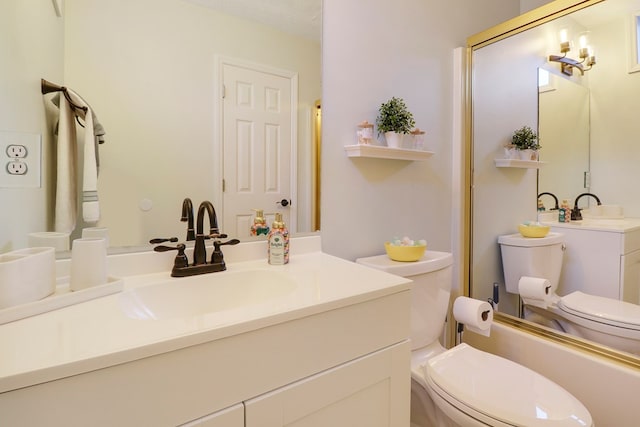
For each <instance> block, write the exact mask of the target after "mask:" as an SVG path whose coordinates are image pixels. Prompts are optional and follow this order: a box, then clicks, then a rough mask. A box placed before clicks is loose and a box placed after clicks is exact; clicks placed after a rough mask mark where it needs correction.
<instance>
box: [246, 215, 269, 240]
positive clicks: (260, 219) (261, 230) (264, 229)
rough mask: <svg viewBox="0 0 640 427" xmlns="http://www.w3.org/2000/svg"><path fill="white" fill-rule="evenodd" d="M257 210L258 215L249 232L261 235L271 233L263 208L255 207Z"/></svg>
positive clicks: (253, 234)
mask: <svg viewBox="0 0 640 427" xmlns="http://www.w3.org/2000/svg"><path fill="white" fill-rule="evenodd" d="M253 210H254V211H255V212H256V216H255V217H254V218H253V224H251V228H250V229H249V232H250V233H251V235H252V236H260V235H265V236H267V235H268V234H269V226H268V225H267V221H266V220H265V219H264V212H263V210H262V209H253Z"/></svg>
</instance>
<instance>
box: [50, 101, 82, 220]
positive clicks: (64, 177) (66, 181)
mask: <svg viewBox="0 0 640 427" xmlns="http://www.w3.org/2000/svg"><path fill="white" fill-rule="evenodd" d="M76 152H77V140H76V123H75V114H74V111H73V108H72V107H71V106H70V105H69V103H68V102H67V99H66V98H65V97H64V96H61V97H60V119H59V120H58V146H57V163H58V164H57V180H56V207H55V231H57V232H61V233H70V232H72V231H73V230H74V228H76V217H77V209H78V205H77V194H78V193H77V190H76V188H77V187H76V179H77V176H76V168H77V161H76V157H77V154H76Z"/></svg>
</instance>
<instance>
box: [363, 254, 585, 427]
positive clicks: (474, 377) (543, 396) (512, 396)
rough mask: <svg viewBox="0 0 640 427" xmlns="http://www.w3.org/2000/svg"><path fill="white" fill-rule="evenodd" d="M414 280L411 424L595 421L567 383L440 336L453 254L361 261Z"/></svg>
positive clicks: (576, 423) (581, 423) (439, 426)
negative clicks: (444, 343)
mask: <svg viewBox="0 0 640 427" xmlns="http://www.w3.org/2000/svg"><path fill="white" fill-rule="evenodd" d="M356 262H358V263H360V264H364V265H367V266H369V267H373V268H376V269H379V270H384V271H386V272H388V273H392V274H396V275H399V276H403V277H408V278H411V279H412V280H413V282H414V283H413V286H412V289H411V294H412V298H411V301H412V304H411V341H412V346H411V347H412V355H411V378H412V379H411V427H427V426H429V427H430V426H437V427H449V426H485V427H486V426H529V427H536V426H558V427H560V426H580V427H584V426H587V427H589V426H592V419H591V415H590V414H589V411H587V409H586V408H585V407H584V405H582V403H580V401H578V400H577V399H576V398H575V397H574V396H573V395H571V394H570V393H569V392H567V391H566V390H565V389H563V388H562V387H560V386H559V385H557V384H555V383H554V382H552V381H550V380H549V379H547V378H545V377H543V376H542V375H540V374H538V373H536V372H534V371H532V370H530V369H528V368H526V367H524V366H522V365H519V364H517V363H514V362H512V361H510V360H507V359H504V358H501V357H498V356H495V355H493V354H490V353H486V352H483V351H480V350H477V349H474V348H473V347H471V346H469V345H467V344H460V345H457V346H456V347H454V348H452V349H450V350H446V349H445V348H444V347H443V346H442V345H441V344H440V342H439V339H440V337H441V336H442V333H443V330H444V322H445V319H446V316H447V311H448V308H449V297H450V293H451V280H452V279H451V278H452V276H451V269H452V267H451V265H452V262H453V257H452V255H451V254H450V253H446V252H434V251H427V252H425V254H424V257H423V258H422V259H421V260H420V261H417V262H407V263H405V262H396V261H392V260H390V259H389V258H388V257H387V256H386V255H380V256H374V257H369V258H360V259H358V260H356Z"/></svg>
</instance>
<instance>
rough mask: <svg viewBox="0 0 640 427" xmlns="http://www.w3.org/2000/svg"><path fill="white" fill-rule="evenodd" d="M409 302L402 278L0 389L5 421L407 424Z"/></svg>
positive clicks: (212, 426)
mask: <svg viewBox="0 0 640 427" xmlns="http://www.w3.org/2000/svg"><path fill="white" fill-rule="evenodd" d="M409 308H410V291H409V289H408V286H407V285H406V284H402V285H401V286H396V287H395V289H394V290H392V291H384V292H379V293H377V294H376V293H374V295H369V296H366V297H357V298H355V299H350V300H349V301H348V302H346V303H345V302H343V301H341V302H337V301H336V302H331V303H327V304H325V305H323V306H319V307H313V308H310V309H308V310H304V311H303V314H302V315H301V314H300V313H297V314H296V313H291V314H289V313H284V314H282V315H281V316H283V317H280V316H275V317H272V318H270V319H259V320H256V321H255V322H246V323H243V324H238V325H234V326H233V328H232V329H233V333H232V334H226V336H224V337H217V336H216V334H218V331H211V332H210V333H211V336H208V333H203V334H202V335H201V336H200V335H199V338H198V340H199V341H200V343H198V344H195V343H194V344H192V345H189V346H186V347H185V346H180V345H179V342H177V343H176V344H175V348H174V349H173V350H170V351H162V352H160V353H158V354H156V355H153V356H149V357H143V358H139V357H138V358H135V359H133V360H126V357H125V355H119V354H115V355H110V356H109V358H110V360H113V362H112V365H111V366H108V367H105V368H102V369H97V370H91V371H88V372H85V373H81V374H74V375H68V376H65V377H61V378H58V379H52V380H51V381H45V382H41V383H38V384H34V385H31V386H28V387H23V388H17V389H13V390H9V391H5V392H0V414H1V415H0V419H1V420H2V421H1V422H0V424H2V425H5V424H6V425H29V426H31V425H33V426H39V425H46V426H48V427H57V426H64V427H73V426H87V425H90V426H92V427H100V426H109V427H111V426H129V425H152V426H176V425H185V423H186V426H190V427H191V426H199V427H203V426H205V427H219V426H224V427H236V426H238V427H240V426H243V425H246V426H248V427H269V426H282V425H291V426H300V427H301V426H309V425H326V426H336V427H340V426H352V425H362V426H365V425H366V426H368V427H369V426H373V427H375V426H381V427H382V426H385V427H396V426H406V425H409V401H410V368H409V367H410V346H409V344H408V337H409V313H410V309H409ZM291 316H293V317H291ZM287 317H288V318H287ZM172 324H173V323H167V326H169V325H172ZM184 339H190V340H191V338H190V337H185V338H184ZM243 409H244V411H243ZM314 423H315V424H314Z"/></svg>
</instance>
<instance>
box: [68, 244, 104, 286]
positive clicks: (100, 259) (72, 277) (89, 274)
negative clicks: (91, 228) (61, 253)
mask: <svg viewBox="0 0 640 427" xmlns="http://www.w3.org/2000/svg"><path fill="white" fill-rule="evenodd" d="M105 283H107V245H106V243H105V240H104V239H103V238H94V237H87V238H85V237H83V238H81V239H76V240H74V241H73V247H72V248H71V271H70V274H69V289H71V290H72V291H79V290H81V289H86V288H90V287H92V286H98V285H103V284H105Z"/></svg>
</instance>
